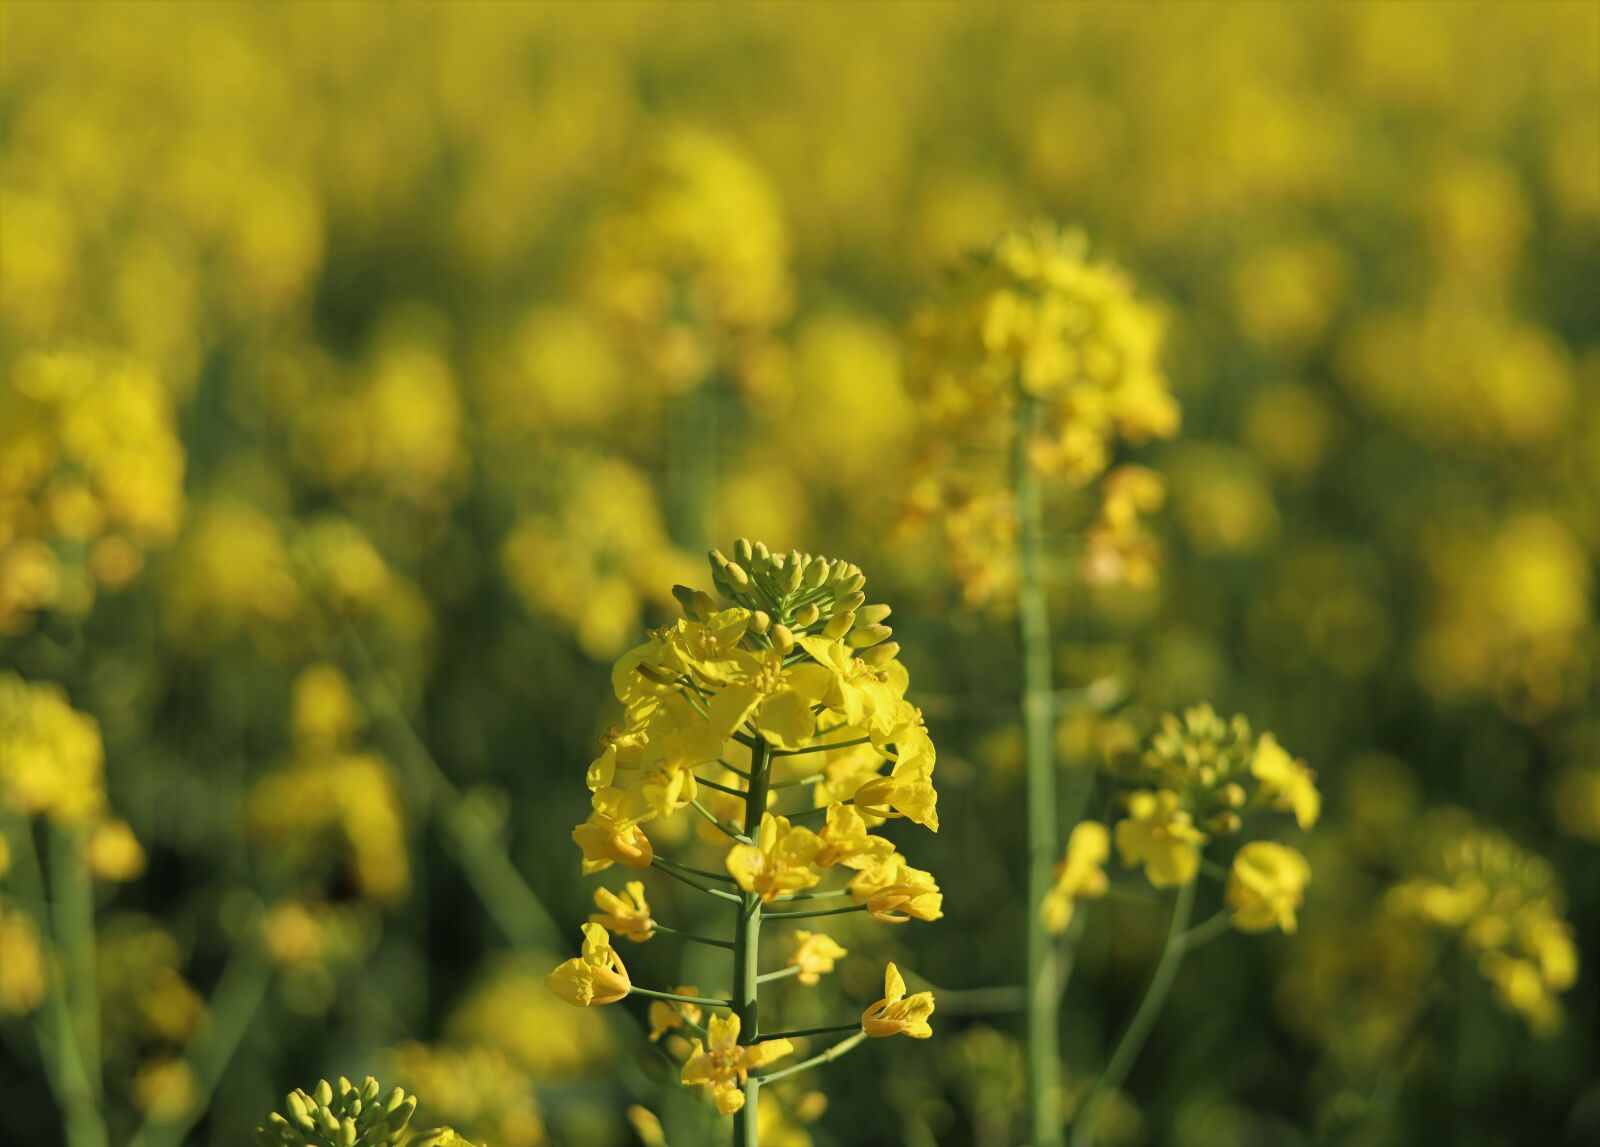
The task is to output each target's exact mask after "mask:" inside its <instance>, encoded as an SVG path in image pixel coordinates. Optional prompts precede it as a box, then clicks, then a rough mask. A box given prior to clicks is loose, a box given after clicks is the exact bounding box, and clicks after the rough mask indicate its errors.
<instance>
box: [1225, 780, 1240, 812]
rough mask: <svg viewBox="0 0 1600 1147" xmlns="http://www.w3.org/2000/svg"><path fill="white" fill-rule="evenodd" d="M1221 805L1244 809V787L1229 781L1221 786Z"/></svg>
mask: <svg viewBox="0 0 1600 1147" xmlns="http://www.w3.org/2000/svg"><path fill="white" fill-rule="evenodd" d="M1221 796H1222V803H1223V804H1225V805H1227V806H1228V807H1229V808H1243V807H1244V800H1245V796H1244V786H1243V785H1241V784H1239V783H1238V782H1236V781H1229V782H1228V783H1227V784H1225V785H1223V786H1222V793H1221Z"/></svg>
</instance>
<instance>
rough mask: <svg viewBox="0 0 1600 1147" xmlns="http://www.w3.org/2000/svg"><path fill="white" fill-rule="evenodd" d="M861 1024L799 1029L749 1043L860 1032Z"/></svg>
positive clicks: (758, 1038)
mask: <svg viewBox="0 0 1600 1147" xmlns="http://www.w3.org/2000/svg"><path fill="white" fill-rule="evenodd" d="M860 1030H861V1023H860V1021H859V1020H858V1021H857V1022H855V1023H853V1024H830V1025H829V1026H827V1027H825V1028H799V1029H797V1030H795V1031H792V1032H773V1033H772V1034H771V1035H758V1036H756V1038H755V1039H753V1040H751V1041H750V1042H751V1043H765V1042H766V1041H768V1040H773V1039H803V1038H805V1037H806V1036H814V1035H837V1034H838V1033H839V1032H853V1031H860Z"/></svg>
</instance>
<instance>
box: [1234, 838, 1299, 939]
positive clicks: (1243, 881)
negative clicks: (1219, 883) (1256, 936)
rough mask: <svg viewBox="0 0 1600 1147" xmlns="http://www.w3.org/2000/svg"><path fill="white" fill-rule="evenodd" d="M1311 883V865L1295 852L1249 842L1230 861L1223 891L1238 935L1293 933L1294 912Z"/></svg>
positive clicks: (1288, 848)
mask: <svg viewBox="0 0 1600 1147" xmlns="http://www.w3.org/2000/svg"><path fill="white" fill-rule="evenodd" d="M1310 880H1311V865H1310V864H1309V863H1307V861H1306V858H1305V857H1304V856H1303V855H1301V854H1300V852H1299V851H1297V850H1296V849H1293V848H1290V847H1288V846H1287V845H1282V844H1277V843H1275V842H1273V841H1270V840H1253V841H1251V842H1250V843H1249V844H1247V845H1245V846H1244V847H1243V848H1241V849H1240V850H1239V852H1238V855H1236V856H1235V857H1234V858H1233V868H1232V870H1231V871H1230V872H1229V873H1228V884H1227V888H1226V890H1225V892H1224V896H1225V898H1226V899H1227V902H1228V907H1229V908H1231V909H1233V926H1234V927H1235V928H1237V929H1239V931H1241V932H1270V931H1271V930H1272V929H1274V928H1281V929H1282V930H1283V931H1285V932H1293V931H1294V930H1295V927H1296V920H1295V912H1296V911H1297V910H1298V909H1299V907H1300V900H1301V898H1302V897H1303V896H1304V895H1305V887H1306V885H1307V884H1308V883H1309V882H1310Z"/></svg>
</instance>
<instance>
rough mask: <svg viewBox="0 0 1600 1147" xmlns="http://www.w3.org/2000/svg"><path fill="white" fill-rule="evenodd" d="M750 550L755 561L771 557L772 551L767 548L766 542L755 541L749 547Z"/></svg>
mask: <svg viewBox="0 0 1600 1147" xmlns="http://www.w3.org/2000/svg"><path fill="white" fill-rule="evenodd" d="M750 552H751V553H752V554H753V555H754V557H755V559H756V560H757V561H763V562H764V561H767V560H768V559H769V558H771V557H772V551H771V550H769V549H767V543H766V542H756V543H755V544H754V545H752V546H751V547H750Z"/></svg>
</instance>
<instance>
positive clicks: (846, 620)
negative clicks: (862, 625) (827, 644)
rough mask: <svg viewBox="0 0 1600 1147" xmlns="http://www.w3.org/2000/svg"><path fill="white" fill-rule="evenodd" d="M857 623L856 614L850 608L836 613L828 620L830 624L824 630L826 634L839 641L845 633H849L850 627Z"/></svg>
mask: <svg viewBox="0 0 1600 1147" xmlns="http://www.w3.org/2000/svg"><path fill="white" fill-rule="evenodd" d="M855 623H856V615H855V614H853V613H851V612H850V611H849V610H846V611H845V612H844V613H836V614H834V615H833V617H832V618H830V619H829V620H828V624H827V625H826V626H824V627H823V630H822V632H823V634H824V635H825V636H827V637H831V638H833V639H834V640H835V641H837V640H839V639H840V638H841V637H843V636H844V635H845V634H847V633H849V632H850V627H851V626H852V625H854V624H855Z"/></svg>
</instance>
